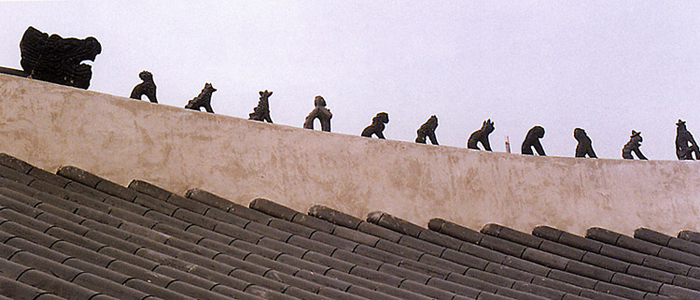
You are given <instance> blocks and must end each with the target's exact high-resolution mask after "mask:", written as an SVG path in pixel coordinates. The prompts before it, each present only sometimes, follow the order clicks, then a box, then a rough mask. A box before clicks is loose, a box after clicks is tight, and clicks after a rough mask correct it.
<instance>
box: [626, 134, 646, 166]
mask: <svg viewBox="0 0 700 300" xmlns="http://www.w3.org/2000/svg"><path fill="white" fill-rule="evenodd" d="M641 134H642V133H641V132H636V131H634V130H632V135H631V136H630V141H629V142H627V144H625V146H624V147H622V158H624V159H634V157H632V152H634V154H636V155H637V158H639V159H641V160H647V158H646V157H645V156H644V154H642V150H639V146H640V144H641V143H642V135H641Z"/></svg>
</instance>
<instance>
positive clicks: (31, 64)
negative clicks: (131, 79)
mask: <svg viewBox="0 0 700 300" xmlns="http://www.w3.org/2000/svg"><path fill="white" fill-rule="evenodd" d="M19 48H20V51H21V52H22V60H21V61H20V64H21V65H22V68H23V69H24V73H25V74H26V76H27V77H29V78H33V79H38V80H43V81H48V82H53V83H58V84H62V85H67V86H73V87H77V88H81V89H87V88H88V87H89V86H90V79H91V78H92V67H91V66H90V65H87V64H84V63H82V62H83V61H86V60H90V61H95V58H96V57H97V55H98V54H100V53H101V52H102V45H100V42H98V41H97V39H95V38H94V37H87V38H86V39H83V40H80V39H76V38H65V39H64V38H62V37H61V36H59V35H57V34H53V35H51V36H49V35H48V34H46V33H43V32H41V31H39V30H37V29H36V28H34V27H31V26H30V27H29V28H27V30H26V31H25V32H24V35H23V36H22V40H21V41H20V43H19Z"/></svg>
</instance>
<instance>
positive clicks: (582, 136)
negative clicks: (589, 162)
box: [574, 128, 598, 158]
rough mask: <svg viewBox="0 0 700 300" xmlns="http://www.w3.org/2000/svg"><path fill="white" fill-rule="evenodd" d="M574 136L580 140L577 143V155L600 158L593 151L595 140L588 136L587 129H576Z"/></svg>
mask: <svg viewBox="0 0 700 300" xmlns="http://www.w3.org/2000/svg"><path fill="white" fill-rule="evenodd" d="M574 138H575V139H576V140H577V141H578V145H576V157H586V155H588V157H590V158H598V156H596V155H595V151H593V142H592V141H591V138H589V137H588V135H587V134H586V131H585V130H583V129H581V128H576V129H574Z"/></svg>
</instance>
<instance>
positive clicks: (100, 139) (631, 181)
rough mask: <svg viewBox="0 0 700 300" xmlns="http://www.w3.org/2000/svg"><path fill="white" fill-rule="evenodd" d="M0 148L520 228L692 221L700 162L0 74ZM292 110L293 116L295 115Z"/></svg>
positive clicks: (355, 206) (287, 196) (98, 170)
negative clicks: (397, 127) (357, 130)
mask: <svg viewBox="0 0 700 300" xmlns="http://www.w3.org/2000/svg"><path fill="white" fill-rule="evenodd" d="M0 97H2V98H0V99H2V106H1V109H0V151H2V152H6V153H8V154H11V155H14V156H17V157H19V158H21V159H24V160H26V161H28V162H30V163H32V164H34V165H36V166H39V167H41V168H45V169H47V170H50V171H55V170H57V169H58V167H59V166H61V165H73V166H77V167H80V168H83V169H85V170H87V171H90V172H93V173H95V174H97V175H100V176H103V177H105V178H107V179H110V180H112V181H115V182H117V183H120V184H124V185H126V184H128V183H129V182H130V181H131V180H132V179H142V180H146V181H149V182H152V183H154V184H156V185H159V186H161V187H164V188H166V189H169V190H171V191H173V192H176V193H180V194H182V193H184V192H185V191H186V190H187V189H189V188H195V187H196V188H201V189H205V190H208V191H211V192H213V193H216V194H219V195H221V196H224V197H226V198H228V199H231V200H232V201H235V202H238V203H241V204H247V203H248V202H249V201H250V200H252V199H253V198H255V197H265V198H269V199H271V200H274V201H277V202H279V203H282V204H285V205H288V206H290V207H292V208H294V209H297V210H300V211H306V210H307V209H308V208H309V207H310V206H312V205H315V204H322V205H326V206H329V207H333V208H336V209H339V210H341V211H344V212H347V213H350V214H352V215H355V216H357V217H361V218H363V217H364V216H366V214H367V213H369V212H371V211H375V210H381V211H385V212H389V213H391V214H394V215H396V216H398V217H401V218H404V219H407V220H410V221H413V222H415V223H417V224H420V225H424V226H425V225H427V222H428V220H429V219H430V218H434V217H441V218H444V219H447V220H451V221H454V222H457V223H460V224H464V225H466V226H469V227H471V228H473V229H479V228H481V226H482V225H483V224H485V223H489V222H496V223H500V224H503V225H506V226H511V227H514V228H516V229H520V230H523V231H526V232H529V231H530V230H532V228H533V227H534V226H536V225H543V224H546V225H550V226H554V227H557V228H560V229H563V230H568V231H572V232H575V233H584V232H585V230H586V229H587V228H588V227H592V226H603V227H605V228H608V229H612V230H616V231H620V232H622V233H627V234H631V233H632V231H633V230H634V229H636V228H638V227H641V226H645V227H649V228H652V229H655V230H659V231H662V232H666V233H668V234H675V233H677V232H678V231H679V230H681V229H693V230H700V222H698V216H700V214H699V212H700V201H699V200H698V197H697V195H699V194H700V185H698V183H700V163H697V162H678V161H645V162H641V161H623V160H610V159H597V160H594V159H574V158H562V157H527V156H521V155H517V154H506V153H486V152H478V151H472V150H467V149H460V148H453V147H444V146H439V147H436V146H431V145H419V144H415V143H410V142H401V141H391V140H377V139H367V138H361V137H356V136H349V135H343V134H335V133H324V132H319V131H310V130H306V129H302V128H296V127H289V126H281V125H271V124H263V123H259V122H254V121H248V120H244V119H239V118H234V117H229V116H222V115H212V114H206V113H201V112H194V111H191V110H185V109H182V108H177V107H170V106H165V105H155V104H151V103H148V102H147V101H134V100H130V99H127V98H124V97H117V96H112V95H106V94H100V93H96V92H91V91H83V90H78V89H74V88H68V87H63V86H58V85H54V84H49V83H43V82H38V81H32V80H28V79H24V78H18V77H12V76H7V75H0ZM300 122H301V121H300Z"/></svg>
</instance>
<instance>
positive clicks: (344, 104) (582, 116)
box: [0, 0, 700, 160]
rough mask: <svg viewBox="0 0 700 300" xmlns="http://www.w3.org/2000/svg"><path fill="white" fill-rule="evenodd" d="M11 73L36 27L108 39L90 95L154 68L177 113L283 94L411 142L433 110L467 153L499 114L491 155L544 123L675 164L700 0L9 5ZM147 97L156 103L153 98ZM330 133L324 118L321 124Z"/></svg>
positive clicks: (291, 118)
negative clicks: (205, 91) (379, 117)
mask: <svg viewBox="0 0 700 300" xmlns="http://www.w3.org/2000/svg"><path fill="white" fill-rule="evenodd" d="M0 8H1V10H2V12H3V18H0V28H2V32H3V34H2V35H1V36H0V65H2V66H5V67H13V68H20V65H19V60H20V52H19V41H20V40H21V38H22V34H23V33H24V31H25V30H26V29H27V27H28V26H34V27H36V28H37V29H39V30H41V31H43V32H47V33H50V34H51V33H57V34H59V35H61V36H63V37H78V38H85V37H87V36H94V37H96V38H97V39H98V40H99V41H100V43H101V44H102V54H100V55H99V56H97V59H96V60H95V62H94V63H91V64H92V65H93V79H92V82H91V86H90V90H94V91H99V92H104V93H109V94H115V95H122V96H125V97H128V96H129V94H130V92H131V89H132V88H133V87H134V85H136V84H138V83H140V79H139V78H138V73H139V72H140V71H141V70H149V71H151V72H152V73H153V74H154V79H155V82H156V85H157V86H158V99H159V100H160V102H161V103H162V104H164V105H172V106H178V107H183V106H184V105H185V104H186V103H187V101H188V100H189V99H191V98H193V97H195V96H196V95H197V94H198V93H199V92H200V90H201V89H202V87H203V86H204V83H205V82H211V83H212V84H213V85H214V87H216V88H217V89H218V91H217V92H216V93H214V96H213V98H212V106H213V108H214V111H215V112H216V113H217V114H223V115H229V116H234V117H239V118H247V117H248V113H250V112H252V110H253V107H254V106H255V105H256V104H257V98H258V91H260V90H265V89H268V90H271V91H274V94H273V95H272V96H271V97H270V108H271V115H272V119H273V120H274V121H275V123H279V124H285V125H291V126H296V127H301V126H302V123H303V122H304V117H305V116H306V115H307V114H308V113H309V112H310V111H311V110H312V109H313V99H314V96H315V95H319V94H320V95H323V97H324V98H325V99H326V101H327V102H328V107H329V108H330V109H331V111H332V112H333V119H332V129H333V131H334V132H340V133H345V134H352V135H359V134H360V132H361V131H362V129H363V128H364V127H365V126H367V125H369V124H370V122H371V119H372V117H373V116H374V115H375V114H376V113H377V112H381V111H386V112H388V113H389V118H390V123H389V124H388V125H387V127H386V130H385V131H384V134H385V136H386V137H387V138H388V139H394V140H402V141H411V142H412V141H413V140H414V139H415V136H416V129H418V127H420V125H421V124H422V123H423V122H425V121H426V120H427V119H428V118H429V117H430V115H432V114H435V115H437V116H438V119H439V124H440V125H439V127H438V129H437V130H436V133H437V138H438V141H439V142H440V144H441V145H447V146H453V147H462V148H464V147H465V146H466V141H467V138H468V137H469V135H470V134H471V132H473V131H475V130H477V129H479V128H480V127H481V124H482V122H483V121H484V120H486V119H488V118H491V119H492V120H493V121H494V122H495V127H496V130H495V131H494V132H493V133H492V134H491V137H490V140H491V145H492V147H493V149H494V151H498V152H503V151H505V146H504V140H505V136H509V137H510V141H511V148H512V150H513V152H517V153H519V152H520V144H521V143H522V140H523V138H524V137H525V134H526V133H527V131H528V130H529V129H530V128H531V127H532V126H534V125H541V126H543V127H544V128H545V129H546V134H545V137H544V139H543V140H542V144H543V146H544V148H545V150H546V151H547V154H548V155H556V156H569V157H571V156H573V155H574V149H575V147H576V140H574V138H573V130H574V128H575V127H581V128H584V129H585V130H586V132H587V133H588V135H589V136H590V137H591V139H592V140H593V148H594V149H595V151H596V152H597V154H598V156H599V157H603V158H621V149H622V146H623V145H624V144H625V143H626V142H627V141H628V140H629V136H630V132H631V130H632V129H634V130H637V131H641V132H642V136H643V138H644V142H643V144H642V147H641V149H642V152H644V154H645V155H646V156H647V157H648V158H649V159H652V160H660V159H663V160H675V159H676V157H675V151H674V139H675V128H676V126H675V123H676V121H677V120H678V119H679V118H682V119H684V120H687V126H688V129H689V130H690V131H691V132H695V133H696V134H697V135H698V138H699V139H700V105H699V104H700V101H699V99H700V87H699V83H700V40H699V39H700V18H698V16H700V1H609V0H607V1H463V0H462V1H187V2H185V1H123V2H117V1H57V2H47V1H39V2H25V1H16V2H12V1H10V2H2V1H0ZM144 99H145V98H144ZM317 127H318V124H317Z"/></svg>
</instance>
